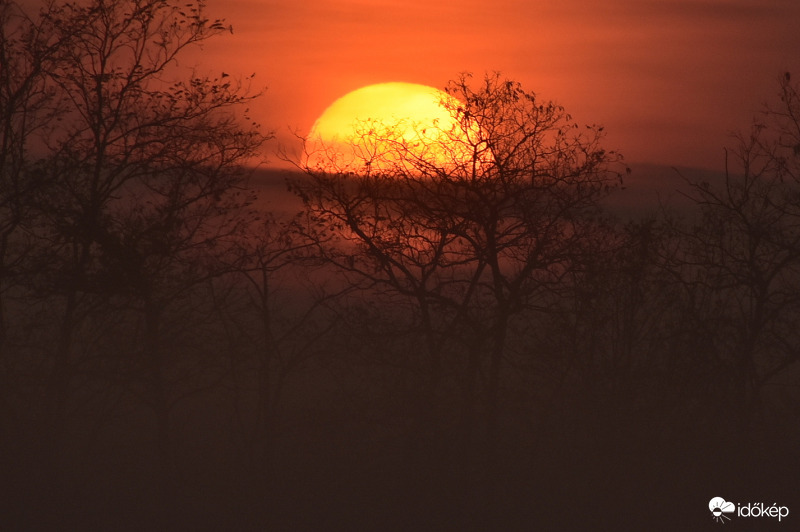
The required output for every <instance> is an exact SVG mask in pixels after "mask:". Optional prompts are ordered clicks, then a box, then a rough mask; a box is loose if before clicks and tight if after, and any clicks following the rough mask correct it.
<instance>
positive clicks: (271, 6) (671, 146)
mask: <svg viewBox="0 0 800 532" xmlns="http://www.w3.org/2000/svg"><path fill="white" fill-rule="evenodd" d="M207 1H208V11H209V14H210V15H211V16H212V17H224V18H226V19H227V21H228V22H230V23H231V24H233V26H234V30H235V33H234V34H233V35H226V36H224V37H221V38H219V39H217V40H215V41H214V42H212V43H209V44H207V45H206V47H205V49H204V51H203V54H202V56H199V57H200V58H199V61H201V62H202V63H201V64H200V65H199V68H200V69H208V70H210V71H212V72H213V70H214V69H215V68H220V69H223V68H224V69H225V71H227V72H230V73H238V74H242V75H249V74H251V73H252V72H257V73H258V75H257V78H256V80H257V81H258V82H259V83H260V84H263V85H266V86H267V87H268V91H267V92H266V93H265V95H264V97H263V99H262V101H261V102H259V103H258V104H257V105H255V106H253V107H254V110H255V111H256V113H257V118H258V119H260V121H261V122H262V124H263V125H264V126H265V127H266V128H268V129H273V130H275V131H276V133H277V134H278V137H279V139H280V140H281V141H282V142H284V143H286V142H289V139H291V135H290V134H289V130H290V129H296V130H298V131H299V132H300V133H302V134H306V133H307V132H308V130H309V128H310V127H311V126H312V124H313V122H314V120H315V119H316V118H317V117H318V116H319V115H320V114H321V113H322V112H323V111H324V110H325V108H326V107H327V106H328V105H329V104H330V103H332V102H333V101H334V100H335V99H336V98H338V97H340V96H342V95H344V94H345V93H347V92H349V91H351V90H354V89H356V88H359V87H361V86H364V85H367V84H371V83H378V82H386V81H406V82H411V83H422V84H426V85H432V86H434V87H443V86H444V85H445V84H446V82H447V81H448V80H449V79H451V78H453V77H455V76H456V75H457V74H458V73H459V72H461V71H471V72H474V73H475V74H477V75H483V73H484V72H486V71H493V70H499V71H501V72H502V73H503V74H505V75H506V76H508V77H510V78H513V79H515V80H517V81H520V82H522V84H523V86H524V87H525V88H526V89H529V90H533V91H535V92H536V93H537V94H539V95H540V96H541V97H543V98H547V99H553V100H556V101H557V102H558V103H560V104H562V105H564V106H565V107H566V109H567V111H568V112H570V113H571V114H572V115H573V116H574V117H575V118H576V120H578V121H579V122H583V123H586V122H595V123H600V124H603V125H605V126H606V130H607V131H608V137H607V147H609V148H617V149H619V150H621V151H622V153H623V154H624V155H625V156H626V159H627V160H628V161H630V162H653V163H661V164H670V165H686V166H700V167H706V168H714V169H719V168H720V167H721V166H722V156H723V152H722V146H723V145H724V144H725V143H726V142H729V140H728V135H729V133H730V132H731V131H732V130H734V129H737V128H743V127H746V126H747V125H748V124H749V121H750V118H751V117H752V115H753V114H754V112H756V111H757V110H758V109H759V108H760V106H761V104H762V103H763V102H764V101H766V100H767V99H770V98H772V96H773V95H774V94H775V88H776V81H775V80H776V79H777V77H778V76H779V75H780V74H781V73H782V72H784V71H785V70H790V71H794V72H796V74H797V77H798V78H800V30H799V29H798V23H800V2H797V0H603V1H597V0H558V1H555V0H457V1H444V0H224V1H223V0H207ZM270 158H271V159H272V160H273V161H274V160H275V157H274V156H271V157H270Z"/></svg>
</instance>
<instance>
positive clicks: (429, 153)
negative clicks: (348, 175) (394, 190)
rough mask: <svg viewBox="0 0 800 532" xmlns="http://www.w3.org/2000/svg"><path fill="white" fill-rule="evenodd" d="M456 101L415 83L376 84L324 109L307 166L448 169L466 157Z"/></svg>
mask: <svg viewBox="0 0 800 532" xmlns="http://www.w3.org/2000/svg"><path fill="white" fill-rule="evenodd" d="M459 107H460V105H459V101H458V100H457V99H455V98H454V97H452V96H450V95H449V94H447V93H446V92H444V91H441V90H439V89H436V88H433V87H429V86H427V85H420V84H416V83H402V82H393V83H379V84H376V85H369V86H366V87H362V88H360V89H357V90H354V91H352V92H350V93H348V94H346V95H344V96H342V97H341V98H339V99H338V100H336V101H335V102H333V104H331V106H330V107H328V108H327V109H326V110H325V112H323V113H322V115H321V116H320V117H319V118H318V119H317V121H316V122H315V123H314V126H313V127H312V128H311V131H310V133H309V135H308V137H307V139H306V144H305V152H306V155H305V160H304V165H305V166H306V167H308V168H313V169H323V170H334V171H348V172H356V173H362V172H370V171H375V170H377V171H388V170H390V169H398V168H402V169H403V170H404V171H408V170H410V169H413V168H417V169H419V168H421V167H424V166H448V165H453V164H457V163H458V162H459V161H460V160H462V159H464V158H468V157H469V155H470V153H471V151H472V150H470V149H469V145H470V140H471V139H470V138H469V137H470V135H469V131H470V128H469V127H464V125H463V120H461V119H460V117H459Z"/></svg>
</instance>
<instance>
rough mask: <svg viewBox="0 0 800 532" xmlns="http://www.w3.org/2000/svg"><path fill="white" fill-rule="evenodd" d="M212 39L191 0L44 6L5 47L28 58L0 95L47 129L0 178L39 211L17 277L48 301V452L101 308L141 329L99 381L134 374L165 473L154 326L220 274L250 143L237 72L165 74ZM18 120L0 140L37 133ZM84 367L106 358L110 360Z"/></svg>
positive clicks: (162, 365)
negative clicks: (29, 272)
mask: <svg viewBox="0 0 800 532" xmlns="http://www.w3.org/2000/svg"><path fill="white" fill-rule="evenodd" d="M5 5H6V4H4V7H5ZM6 27H7V26H6ZM4 28H5V27H4ZM227 30H228V28H227V27H226V26H225V25H223V23H222V21H220V20H209V19H207V18H206V17H205V13H204V8H203V4H202V3H200V4H190V5H187V6H182V7H181V6H178V5H177V4H175V3H173V2H168V1H164V0H135V1H133V2H130V1H121V0H112V1H105V0H97V1H92V2H89V3H86V4H71V3H65V4H53V5H52V6H51V7H50V9H49V10H48V11H46V12H44V13H43V14H42V16H41V20H40V21H39V22H38V23H37V24H32V25H31V26H30V27H29V28H28V29H27V30H26V31H27V33H26V34H25V35H29V36H30V37H29V38H28V39H27V40H26V41H25V40H18V41H13V42H15V43H21V44H20V46H22V47H23V51H24V53H26V54H28V55H30V56H31V57H32V59H27V60H28V62H29V63H31V66H29V67H28V70H25V69H23V68H20V67H21V66H25V65H24V64H23V63H22V59H26V57H25V56H24V55H20V54H22V52H14V51H13V50H11V51H9V52H8V53H9V54H11V53H12V52H14V53H16V56H13V55H12V57H20V58H21V59H18V60H17V59H15V61H17V63H18V64H19V65H17V64H12V67H13V68H14V70H13V72H12V73H11V74H8V73H7V74H6V81H7V83H6V87H5V89H4V90H6V91H10V90H13V89H14V84H17V85H19V86H20V87H22V89H24V91H23V90H22V89H18V92H19V93H20V94H21V97H20V99H19V101H21V102H23V103H24V104H27V105H30V106H34V105H35V110H36V111H37V112H39V113H41V114H43V115H44V116H42V118H41V119H42V120H45V121H46V126H47V128H48V135H47V139H46V140H47V144H46V145H45V146H43V150H44V149H46V151H47V152H48V153H47V157H46V158H45V160H44V162H43V163H42V164H40V165H39V166H38V168H37V170H36V173H29V174H26V176H25V177H26V179H27V180H24V181H23V180H21V179H19V178H18V177H15V176H18V175H19V170H15V169H14V168H13V165H14V164H16V163H15V162H14V159H13V158H12V156H17V154H18V153H19V154H21V153H23V151H22V150H23V148H24V145H21V144H19V141H17V143H18V144H17V145H16V146H12V148H11V149H10V150H7V151H6V152H4V153H6V154H8V155H9V157H8V159H7V161H8V163H7V166H6V168H8V172H6V171H5V170H4V172H3V179H4V180H6V179H8V180H9V183H12V184H13V183H21V184H23V185H24V186H26V187H32V188H34V189H35V198H34V201H32V202H31V204H33V205H35V207H36V210H37V216H38V218H37V223H36V226H35V227H31V229H30V233H31V234H33V235H34V237H35V240H36V243H37V247H38V252H37V257H36V260H37V264H38V265H39V267H38V269H37V271H36V272H35V273H36V275H35V280H34V281H32V284H33V285H35V287H36V290H37V291H38V292H39V293H40V294H48V295H49V296H48V297H52V298H53V301H54V304H55V302H58V304H59V305H60V307H61V310H60V312H59V314H60V315H58V316H57V317H55V320H56V321H57V323H59V325H58V333H57V338H56V341H55V347H54V348H53V349H52V358H51V359H50V363H49V368H48V370H47V373H48V383H47V386H46V390H47V392H46V397H47V404H48V412H49V414H48V415H49V418H50V422H49V426H50V427H51V434H50V435H49V436H48V437H46V438H44V441H49V442H51V443H50V445H53V446H56V447H57V446H58V443H57V442H58V441H59V435H60V433H61V432H63V425H64V423H65V416H66V409H67V405H68V401H69V399H70V395H71V394H72V392H73V388H74V377H75V375H76V372H77V371H78V368H79V367H82V368H83V369H82V370H81V371H89V370H88V369H87V364H89V366H88V367H91V365H92V364H93V363H89V362H88V360H91V357H87V356H86V355H85V353H86V352H87V349H86V347H85V346H86V342H87V341H89V339H90V338H91V337H92V335H91V334H90V331H89V329H85V328H86V327H90V326H91V321H92V320H94V319H95V318H96V317H99V316H103V315H105V314H106V313H108V312H109V310H110V309H115V311H114V312H113V313H112V314H108V315H113V316H117V317H121V316H126V317H125V318H123V319H122V320H121V321H122V322H125V321H130V320H134V322H136V323H140V324H141V331H142V333H141V336H140V337H139V338H138V339H139V340H140V342H141V343H140V346H139V349H138V353H136V354H134V355H132V356H131V357H130V358H129V359H127V360H116V361H114V362H113V363H112V362H108V366H107V367H109V368H110V367H113V368H114V369H113V370H112V372H113V373H114V374H110V375H108V377H109V379H110V380H111V381H117V380H119V379H120V378H121V377H122V375H120V374H119V373H120V372H121V371H122V370H123V369H126V368H127V369H126V371H127V373H126V374H127V375H129V376H133V377H132V378H133V381H131V382H129V383H128V384H127V385H128V386H129V387H130V388H129V389H134V388H137V387H138V388H141V394H142V395H143V396H144V397H146V400H147V402H148V403H149V404H150V405H151V406H152V408H153V412H154V413H155V417H156V427H157V430H156V435H157V437H156V448H157V454H158V457H159V462H160V464H161V469H162V470H164V471H165V475H166V471H167V470H168V469H169V468H170V460H169V456H170V437H169V413H170V409H171V407H172V405H173V404H174V402H175V400H176V395H175V393H174V391H172V392H171V390H170V389H169V387H170V383H171V382H174V381H175V379H174V378H173V377H174V376H170V375H169V372H170V371H171V366H172V364H171V359H172V358H174V357H175V355H176V353H175V352H174V351H171V350H167V349H165V347H164V345H163V340H164V338H165V337H166V336H167V335H169V334H170V333H169V331H165V330H164V317H165V315H166V314H167V313H168V311H169V310H170V308H171V307H175V306H176V305H177V304H180V303H182V302H184V301H186V300H187V298H190V297H195V294H196V288H197V287H198V286H200V285H201V284H203V283H204V282H206V281H207V280H208V279H210V278H212V277H214V276H217V275H220V274H221V273H223V272H225V271H227V269H228V266H227V261H224V260H222V257H223V256H224V255H226V253H227V252H228V251H229V250H230V249H231V247H232V245H233V243H234V242H235V241H236V239H238V238H239V236H240V234H241V232H242V231H243V230H244V223H245V221H246V219H247V217H246V216H243V212H244V211H243V208H244V207H246V206H247V204H248V203H249V201H250V199H251V198H250V196H249V194H247V193H246V191H245V190H244V189H243V187H242V185H243V184H244V182H245V178H246V176H247V173H248V170H247V169H246V167H245V166H244V164H245V163H247V162H248V161H250V160H252V159H253V158H254V157H255V156H256V155H257V150H258V148H259V146H260V144H261V142H262V141H263V139H264V136H263V135H262V134H261V133H260V132H259V131H258V129H257V127H250V126H243V125H242V123H243V118H246V117H242V116H237V112H238V110H239V109H241V108H242V107H244V104H246V103H247V102H248V101H250V100H251V99H252V98H253V97H255V95H253V94H251V93H250V92H249V89H248V85H249V79H248V80H244V81H234V80H233V78H232V77H230V76H221V77H219V78H209V77H202V76H197V75H192V76H190V77H189V78H188V79H180V77H179V76H180V73H179V71H176V70H175V61H176V58H177V57H179V56H180V55H181V54H183V53H184V52H185V51H186V50H187V49H188V48H189V47H190V46H192V45H195V44H197V43H201V42H203V41H205V40H207V39H209V38H212V37H214V36H216V35H219V34H221V33H223V32H225V31H227ZM45 53H46V54H47V55H46V56H44V57H43V58H40V57H39V55H41V54H45ZM34 54H39V55H34ZM44 61H47V63H46V65H45V63H43V62H44ZM6 68H7V67H6V64H5V62H4V63H3V69H4V72H5V69H6ZM12 74H13V75H12ZM24 76H28V78H29V79H28V78H24ZM17 78H19V79H20V81H17ZM170 78H173V79H177V81H174V82H173V81H169V80H170ZM45 97H46V98H53V99H55V100H56V101H58V102H59V103H60V104H61V107H60V108H58V110H59V112H60V113H61V114H60V115H59V118H60V120H58V121H55V120H53V119H52V118H53V115H52V112H49V109H50V104H48V102H47V101H46V100H45V101H42V102H34V101H31V100H32V99H33V98H40V99H42V98H45ZM21 98H28V102H25V100H24V99H21ZM9 101H10V100H9ZM11 103H14V102H11ZM11 103H10V104H9V105H11ZM21 109H22V111H25V110H26V108H25V107H22V108H21ZM32 109H33V108H32ZM15 111H16V109H15V108H9V111H8V112H9V113H10V112H15ZM48 112H49V114H48ZM7 114H8V113H7ZM23 118H25V116H21V115H19V114H17V115H14V116H11V117H10V118H9V119H7V120H6V122H5V124H6V138H7V139H10V140H16V139H13V138H11V136H10V135H9V131H10V132H11V133H14V134H16V135H17V137H18V138H21V139H22V140H24V135H25V134H27V131H19V130H14V129H13V127H14V126H15V125H16V124H24V125H25V126H26V127H28V128H33V127H37V126H38V125H40V124H39V123H37V122H34V121H33V120H28V121H24V122H23V120H22V119H23ZM31 118H35V117H34V116H33V115H32V114H31ZM15 150H16V151H15ZM28 176H33V177H37V178H39V179H40V181H39V182H35V181H32V180H30V179H29V178H28ZM15 179H16V181H14V180H15ZM4 182H5V181H4ZM17 190H19V191H22V188H21V187H17ZM6 197H7V196H6V195H5V189H4V196H3V201H4V202H5V201H6ZM9 198H10V199H9V201H11V200H13V199H14V198H11V197H10V196H9ZM9 205H11V204H10V203H9ZM12 206H13V205H12ZM4 208H5V207H4ZM9 212H10V214H9V220H11V221H13V220H14V216H15V213H14V211H13V210H9ZM4 216H5V213H4ZM124 309H127V310H124ZM126 327H129V326H126ZM102 334H103V336H106V335H111V334H113V331H112V330H106V331H103V333H102ZM94 341H95V342H97V340H94ZM79 343H80V344H81V345H80V346H79ZM99 359H100V360H114V357H113V353H102V354H101V356H100V357H99ZM102 366H103V364H102V363H100V364H99V366H97V367H102ZM173 369H174V368H173ZM92 371H93V370H92ZM101 371H102V370H101ZM181 371H184V372H185V371H186V370H185V367H184V368H183V369H182V370H181ZM178 378H179V379H180V378H181V376H180V375H179V376H178ZM179 395H180V394H178V396H179Z"/></svg>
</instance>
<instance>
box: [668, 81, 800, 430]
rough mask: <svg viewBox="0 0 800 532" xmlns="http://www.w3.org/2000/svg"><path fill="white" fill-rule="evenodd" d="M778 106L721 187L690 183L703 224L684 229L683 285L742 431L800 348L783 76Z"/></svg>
mask: <svg viewBox="0 0 800 532" xmlns="http://www.w3.org/2000/svg"><path fill="white" fill-rule="evenodd" d="M780 100H781V104H780V106H779V107H777V108H775V107H768V108H767V109H766V110H765V112H764V113H763V114H762V115H761V116H760V117H758V118H757V120H756V121H755V123H754V124H753V126H752V127H751V129H750V131H749V132H747V133H745V134H742V135H739V136H737V137H736V141H737V144H736V146H735V147H734V148H733V149H732V150H731V151H728V152H726V172H725V177H724V180H723V182H722V183H719V184H713V183H707V182H690V185H691V193H690V196H691V198H692V199H693V200H694V202H695V204H696V205H697V206H698V207H699V209H700V213H701V218H700V219H699V221H698V223H697V224H695V225H694V226H693V227H691V229H689V230H685V231H684V236H685V238H686V242H687V248H686V251H685V255H684V256H683V263H682V272H683V274H682V277H681V278H682V280H683V284H684V286H685V287H686V290H687V293H691V298H692V301H694V302H696V303H699V304H701V305H702V307H701V308H698V309H696V310H697V311H698V312H699V313H700V315H701V316H702V320H703V323H705V324H706V330H705V331H704V334H706V335H707V337H708V338H709V339H711V346H712V347H711V350H712V353H706V356H713V357H714V358H715V360H716V363H717V372H718V375H720V376H723V375H725V376H727V377H728V378H727V379H725V381H726V382H728V383H729V385H730V388H729V390H728V391H727V393H726V396H727V397H729V400H730V401H733V403H734V404H735V405H736V407H737V408H736V409H735V411H736V412H737V413H738V414H737V418H736V421H737V423H738V425H739V428H740V429H741V430H742V431H743V432H744V433H745V434H750V433H751V428H752V427H751V424H752V422H753V420H754V416H755V415H756V414H757V413H758V412H759V410H761V409H762V399H763V391H764V389H765V387H767V386H768V385H769V384H770V383H772V382H775V381H776V380H780V378H781V377H782V375H783V374H784V373H785V370H787V369H788V368H790V367H791V366H792V365H795V364H796V362H797V360H798V354H797V353H798V350H797V349H798V345H800V343H799V342H800V337H798V335H797V328H796V326H795V324H796V323H797V319H798V316H799V314H798V313H799V312H800V291H798V289H797V283H798V279H800V172H799V171H798V170H799V169H800V98H798V88H797V85H796V84H792V82H791V79H790V76H789V74H786V75H785V76H784V77H782V78H781V80H780Z"/></svg>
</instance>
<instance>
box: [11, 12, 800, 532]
mask: <svg viewBox="0 0 800 532" xmlns="http://www.w3.org/2000/svg"><path fill="white" fill-rule="evenodd" d="M228 30H229V28H228V27H227V26H226V25H225V24H224V22H223V21H218V20H209V19H207V18H206V16H205V14H204V10H203V5H202V4H197V3H194V4H193V3H186V4H177V3H173V2H170V1H155V0H135V1H124V2H123V1H121V0H94V1H92V2H88V3H77V4H72V3H52V4H47V6H46V7H45V8H44V9H43V10H42V11H41V12H40V13H39V14H37V15H31V14H28V13H26V12H24V11H23V10H21V9H20V8H19V7H18V6H17V5H16V4H14V3H11V2H2V3H0V120H2V122H0V148H1V150H0V405H2V406H1V407H0V467H2V471H3V477H4V479H3V485H4V490H5V492H6V493H5V495H4V498H3V503H2V508H3V516H4V517H3V519H4V520H5V521H4V522H7V523H11V524H12V529H14V528H18V529H21V530H24V529H37V528H50V529H60V528H65V527H66V528H69V527H73V526H81V527H83V528H87V529H130V530H143V529H164V530H181V529H192V530H198V529H265V528H267V529H271V528H269V527H270V526H272V527H274V528H275V529H279V530H280V529H293V530H300V529H315V530H337V529H341V528H343V527H350V528H352V527H357V528H364V527H366V528H368V529H376V530H382V529H399V530H410V529H423V530H426V529H429V530H451V529H453V530H495V529H497V530H502V529H510V530H514V529H521V528H524V529H530V528H532V527H534V528H535V527H537V526H538V527H541V528H545V529H568V530H571V529H586V527H587V526H588V525H589V524H591V526H593V527H595V528H598V527H599V528H603V527H607V526H617V527H623V528H624V527H625V526H627V525H630V527H636V528H640V525H639V523H642V522H650V520H651V519H652V517H653V515H652V512H653V511H654V510H653V507H652V505H651V499H656V498H658V499H660V500H662V502H663V501H664V500H666V501H669V504H670V505H671V507H672V510H674V515H672V516H667V517H666V518H665V519H666V520H665V521H664V522H665V523H666V522H669V523H671V524H673V525H674V524H678V525H680V526H681V527H682V528H683V529H694V528H692V527H695V526H696V525H695V523H696V522H701V520H702V522H705V520H707V519H708V516H707V515H706V511H707V510H706V509H705V506H706V502H705V501H707V500H708V498H710V497H712V496H716V495H719V493H718V491H719V490H726V489H728V490H730V492H729V493H730V497H734V496H735V494H737V493H741V494H742V496H743V497H762V498H763V499H764V500H765V501H766V500H768V499H770V498H775V499H776V500H781V498H782V497H783V498H785V497H786V496H787V494H788V493H789V488H788V486H790V485H791V484H790V482H791V481H792V478H791V473H792V472H793V471H795V472H796V471H797V468H798V458H797V457H796V456H795V453H794V452H793V450H794V449H795V448H796V445H797V444H798V443H800V434H798V428H797V427H798V424H797V421H798V416H799V415H800V411H799V410H798V404H800V403H798V398H799V397H798V393H799V392H800V390H798V370H797V367H796V366H797V364H796V362H797V358H798V348H799V347H800V343H799V342H800V338H798V331H797V327H796V324H797V323H798V318H800V316H799V315H798V313H799V312H800V272H798V268H800V224H799V223H798V221H800V181H799V180H800V155H798V154H800V100H798V88H797V85H796V84H794V83H792V82H791V80H790V78H789V76H788V75H786V76H785V77H784V78H782V79H781V80H780V83H779V90H780V94H779V96H780V100H779V101H778V102H777V103H776V105H775V106H774V107H769V108H767V109H765V111H764V113H763V114H762V115H759V116H758V117H757V118H756V120H755V122H754V124H753V127H752V129H751V130H750V131H747V132H746V133H743V134H741V135H740V136H738V137H737V138H736V139H735V143H734V145H733V146H731V147H730V148H729V149H728V151H727V152H726V159H725V172H724V174H722V175H721V177H720V179H719V180H718V181H717V182H710V183H706V182H699V181H693V180H689V179H687V180H686V186H685V189H684V191H683V193H684V194H685V195H686V196H687V198H688V201H687V202H686V203H685V205H686V206H682V207H680V208H673V209H669V208H660V209H658V208H657V207H656V206H655V205H654V208H653V213H652V215H650V216H647V217H645V218H635V219H634V218H630V219H629V218H626V217H625V216H623V215H621V214H620V213H618V212H615V210H614V209H613V208H609V207H608V205H609V204H610V200H611V199H613V197H614V194H615V193H616V192H617V191H618V190H619V189H620V188H621V187H622V185H623V178H625V177H626V176H627V174H628V170H627V168H626V167H625V165H624V163H623V160H622V157H621V156H620V155H619V154H618V153H617V152H614V151H610V150H607V149H605V148H604V147H603V131H602V127H599V126H594V125H592V126H588V127H586V126H579V125H577V124H576V123H575V121H574V120H573V119H572V117H570V116H569V115H568V114H567V113H566V111H565V110H564V109H563V108H561V107H560V106H558V105H556V104H554V103H552V102H548V101H543V100H541V99H540V98H539V97H538V96H537V95H535V94H534V93H531V92H529V91H527V90H525V89H524V88H523V87H522V86H521V85H519V84H518V83H516V82H513V81H509V80H506V79H504V78H502V77H501V76H499V75H488V76H485V77H484V78H482V79H472V78H471V77H470V76H467V75H464V76H461V77H459V78H457V79H456V80H454V81H453V82H451V83H450V84H449V85H448V87H447V92H448V93H449V94H450V95H452V96H454V97H455V99H454V100H448V101H446V102H443V105H445V106H446V107H447V108H448V110H449V111H450V113H451V114H452V116H453V117H454V118H455V124H456V126H454V127H453V128H452V129H448V130H443V131H441V132H440V136H439V137H438V138H439V139H441V142H442V146H438V147H437V149H435V150H432V151H431V152H430V153H428V152H426V150H425V149H420V148H419V146H416V145H415V143H416V142H418V141H419V140H418V139H417V140H415V139H414V136H413V135H408V134H407V133H404V134H402V135H399V134H395V133H394V131H393V129H392V127H391V124H373V123H370V124H367V126H369V129H370V130H372V131H375V128H376V127H377V128H378V129H379V130H380V131H381V132H382V133H381V136H380V137H375V136H374V135H370V134H369V131H367V129H365V132H364V133H365V135H364V138H363V139H354V141H353V145H352V147H353V150H354V152H353V153H354V154H357V157H356V158H355V161H356V163H355V165H354V164H353V163H352V161H351V160H350V159H348V161H350V162H349V163H348V165H347V167H338V166H337V159H336V157H330V158H326V155H328V154H325V153H323V154H322V156H317V157H315V158H314V159H313V160H314V161H315V163H314V165H313V166H306V165H303V164H301V165H300V167H299V170H300V172H298V173H296V174H294V176H293V177H292V178H291V179H290V182H289V188H290V190H291V191H292V193H294V194H296V196H297V197H298V198H300V199H301V200H302V204H303V208H302V210H301V211H300V212H298V213H297V215H296V216H282V215H278V214H277V213H270V212H266V211H265V210H264V209H263V208H261V207H260V205H261V204H262V203H261V201H260V200H263V197H262V198H259V194H263V191H261V192H259V190H258V189H257V186H256V185H257V183H256V182H254V181H253V180H252V179H251V171H250V170H248V169H247V168H248V164H252V162H253V160H254V158H256V157H257V156H258V155H259V152H260V150H261V148H262V143H263V141H264V140H265V138H266V135H264V134H262V133H261V132H260V130H259V128H258V127H257V126H256V125H255V124H253V123H252V122H251V120H250V119H249V118H247V111H246V108H247V105H248V102H250V101H251V100H252V99H253V98H255V97H256V96H257V94H256V93H253V92H251V90H250V88H249V81H250V80H249V79H244V80H239V79H236V78H235V77H233V76H228V75H224V74H223V75H220V76H219V77H216V78H215V77H205V76H204V75H202V74H198V73H197V72H191V73H189V74H186V72H185V71H183V70H181V69H180V68H178V65H177V64H176V61H175V60H176V58H178V57H180V56H181V55H182V54H183V53H184V52H185V50H186V49H187V48H189V47H191V46H194V45H197V44H200V43H203V42H205V41H206V40H207V39H210V38H214V37H216V36H219V35H221V34H224V33H225V32H227V31H228ZM406 125H407V124H406ZM428 127H430V126H428ZM434 153H435V156H434V155H432V154H434ZM317 155H320V154H317ZM309 160H311V159H309ZM752 486H757V487H758V488H759V489H760V490H762V491H759V492H757V493H753V492H750V491H746V490H747V489H749V488H751V487H752ZM736 496H738V495H736ZM695 506H697V507H698V508H699V510H698V511H697V512H695V511H694V510H693V508H694V507H695ZM695 518H696V519H695ZM670 519H671V521H670ZM643 520H644V521H643Z"/></svg>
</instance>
